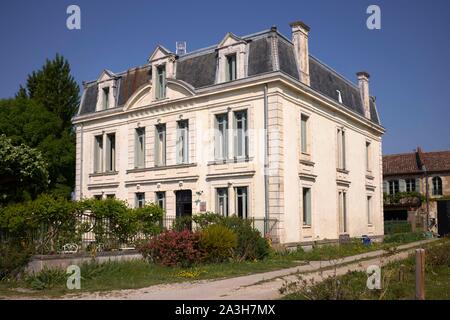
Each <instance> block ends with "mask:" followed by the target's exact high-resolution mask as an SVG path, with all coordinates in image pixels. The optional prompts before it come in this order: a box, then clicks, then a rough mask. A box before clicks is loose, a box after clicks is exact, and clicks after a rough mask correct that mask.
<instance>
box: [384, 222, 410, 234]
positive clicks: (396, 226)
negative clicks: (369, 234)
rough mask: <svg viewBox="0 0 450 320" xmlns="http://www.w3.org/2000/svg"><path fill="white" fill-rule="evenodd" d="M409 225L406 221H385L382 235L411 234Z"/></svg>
mask: <svg viewBox="0 0 450 320" xmlns="http://www.w3.org/2000/svg"><path fill="white" fill-rule="evenodd" d="M411 230H412V229H411V223H409V222H408V221H385V222H384V234H394V233H407V232H411Z"/></svg>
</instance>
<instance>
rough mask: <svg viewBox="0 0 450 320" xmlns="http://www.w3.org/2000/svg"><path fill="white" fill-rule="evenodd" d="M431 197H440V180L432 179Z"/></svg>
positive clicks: (437, 178) (438, 178)
mask: <svg viewBox="0 0 450 320" xmlns="http://www.w3.org/2000/svg"><path fill="white" fill-rule="evenodd" d="M432 182H433V196H442V179H441V178H440V177H434V178H433V180H432Z"/></svg>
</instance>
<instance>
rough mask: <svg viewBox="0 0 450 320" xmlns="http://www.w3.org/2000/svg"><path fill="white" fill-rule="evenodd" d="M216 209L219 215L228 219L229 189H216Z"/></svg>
mask: <svg viewBox="0 0 450 320" xmlns="http://www.w3.org/2000/svg"><path fill="white" fill-rule="evenodd" d="M216 208H217V213H218V214H220V215H222V216H224V217H227V216H228V189H227V188H218V189H216Z"/></svg>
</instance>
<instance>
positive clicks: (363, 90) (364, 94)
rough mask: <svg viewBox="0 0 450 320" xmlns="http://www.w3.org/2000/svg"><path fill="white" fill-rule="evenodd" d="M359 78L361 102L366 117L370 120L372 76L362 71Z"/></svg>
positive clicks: (358, 74)
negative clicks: (370, 83) (370, 82)
mask: <svg viewBox="0 0 450 320" xmlns="http://www.w3.org/2000/svg"><path fill="white" fill-rule="evenodd" d="M356 75H357V76H358V87H359V94H360V95H361V101H362V105H363V109H364V116H365V117H366V118H367V119H370V94H369V78H370V75H369V74H368V73H367V72H365V71H361V72H358V73H357V74H356Z"/></svg>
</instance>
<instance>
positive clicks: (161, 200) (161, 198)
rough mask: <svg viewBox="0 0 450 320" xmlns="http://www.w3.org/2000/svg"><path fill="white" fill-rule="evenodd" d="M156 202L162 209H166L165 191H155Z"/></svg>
mask: <svg viewBox="0 0 450 320" xmlns="http://www.w3.org/2000/svg"><path fill="white" fill-rule="evenodd" d="M155 198H156V204H157V205H158V206H159V207H160V208H161V209H163V210H166V193H165V192H164V191H158V192H156V197H155Z"/></svg>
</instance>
